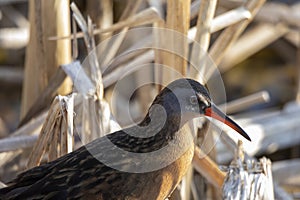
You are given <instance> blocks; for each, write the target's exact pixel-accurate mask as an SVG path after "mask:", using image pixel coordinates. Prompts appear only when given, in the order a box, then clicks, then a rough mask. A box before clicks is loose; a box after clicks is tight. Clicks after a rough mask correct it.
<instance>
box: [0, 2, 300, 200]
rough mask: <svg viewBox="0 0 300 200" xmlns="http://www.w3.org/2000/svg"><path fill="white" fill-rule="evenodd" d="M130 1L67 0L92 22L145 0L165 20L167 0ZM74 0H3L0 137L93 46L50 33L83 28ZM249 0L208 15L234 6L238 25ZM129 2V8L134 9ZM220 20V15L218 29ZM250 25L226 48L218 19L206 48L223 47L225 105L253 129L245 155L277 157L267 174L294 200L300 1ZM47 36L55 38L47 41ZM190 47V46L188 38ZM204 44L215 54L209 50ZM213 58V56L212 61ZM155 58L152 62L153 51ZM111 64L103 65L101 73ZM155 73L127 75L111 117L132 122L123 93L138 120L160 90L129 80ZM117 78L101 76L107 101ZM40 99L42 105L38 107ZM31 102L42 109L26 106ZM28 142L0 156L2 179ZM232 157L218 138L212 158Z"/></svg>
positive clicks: (21, 161) (299, 141)
mask: <svg viewBox="0 0 300 200" xmlns="http://www.w3.org/2000/svg"><path fill="white" fill-rule="evenodd" d="M132 1H133V0H88V1H84V0H75V1H71V2H74V3H76V5H77V6H78V8H79V10H80V12H81V13H82V15H83V16H84V18H87V16H90V18H91V20H92V23H93V25H94V26H93V27H94V29H95V30H104V29H108V28H109V27H112V26H113V25H114V24H117V23H118V22H122V21H124V20H126V19H128V18H130V17H132V16H134V15H135V13H140V12H142V11H144V10H146V9H148V8H150V7H153V8H155V9H156V11H155V12H156V14H157V16H156V17H157V18H159V20H162V21H168V16H169V15H168V6H167V1H166V0H165V1H164V0H140V1H136V2H135V3H132ZM71 2H70V1H67V0H64V1H61V0H50V1H48V0H47V1H45V0H10V1H8V0H0V140H1V139H4V138H7V137H10V136H11V134H12V133H14V132H15V131H16V130H18V128H19V127H20V123H21V124H23V125H24V124H26V123H27V122H28V121H30V120H31V119H34V117H37V116H38V114H40V113H42V112H44V111H47V109H49V106H50V104H51V102H52V100H53V97H54V96H55V95H54V94H53V93H49V94H51V95H48V97H47V98H46V100H45V99H42V98H41V95H42V94H43V92H44V89H45V88H46V87H47V85H48V84H49V83H51V81H53V80H55V79H53V77H54V78H55V77H56V78H57V77H58V76H59V75H58V74H59V73H58V72H57V68H58V67H59V66H60V65H62V64H68V63H71V61H72V60H74V59H78V60H79V61H81V62H82V61H83V60H84V58H86V56H87V54H88V52H89V50H87V48H86V42H85V41H84V39H83V38H79V39H78V40H77V42H78V43H77V44H76V46H75V47H76V50H75V49H74V48H73V49H72V46H73V47H74V45H75V44H74V43H73V42H72V40H71V39H70V38H69V39H59V38H55V37H56V36H57V37H61V36H69V35H70V34H71V32H74V30H76V31H78V32H80V31H81V30H80V28H78V27H77V26H76V27H75V25H76V24H74V22H73V21H72V17H71V16H72V11H71V10H70V3H71ZM200 3H201V1H197V0H192V1H191V2H190V7H189V8H188V9H189V10H190V12H189V14H190V15H189V17H187V16H184V15H183V16H184V17H185V18H184V20H188V23H187V25H186V27H185V28H183V29H186V30H185V34H187V33H188V34H189V37H190V35H193V36H191V37H195V33H193V31H192V29H193V28H194V27H197V21H198V20H197V18H198V10H199V6H200ZM245 3H247V1H246V0H219V1H217V5H216V10H215V14H214V16H215V17H217V16H222V14H226V13H227V12H229V11H231V10H236V14H235V16H234V15H230V16H233V17H232V20H233V22H228V23H229V24H228V25H227V26H228V27H230V26H233V25H235V24H238V23H239V21H243V20H247V19H249V17H247V16H248V14H249V13H247V12H246V11H245V10H243V9H242V8H245V7H244V5H245ZM128 5H130V6H128ZM130 10H131V11H132V12H134V13H130V12H129V11H130ZM133 10H134V11H133ZM239 14H240V16H239ZM147 17H148V18H147ZM235 17H237V19H236V21H234V20H235ZM151 18H152V20H153V19H154V18H153V17H151V16H150V19H149V16H147V15H146V14H145V16H144V15H141V16H140V18H134V21H135V22H134V21H133V22H130V23H131V24H130V23H129V22H128V23H129V24H127V26H126V27H125V28H127V29H130V28H133V27H143V26H146V27H151V26H158V27H160V21H159V20H157V21H159V23H157V21H155V20H154V21H151ZM229 18H231V17H229ZM250 18H251V17H250ZM61 19H63V20H61ZM155 19H156V18H155ZM220 19H221V18H220ZM226 19H228V18H226ZM226 19H225V18H224V20H226ZM139 20H140V21H141V23H139ZM147 20H148V21H147ZM154 22H155V23H154ZM220 22H222V20H221V21H220ZM135 23H136V24H135ZM166 23H168V22H166ZM230 23H231V24H230ZM217 24H218V23H217V21H216V23H215V26H216V27H217ZM221 24H222V23H221ZM247 25H248V26H245V27H244V29H243V30H242V32H241V34H240V35H237V38H235V39H234V40H233V41H231V43H230V45H229V44H226V45H228V48H226V51H225V49H222V48H223V47H222V46H219V47H218V46H216V45H215V46H214V44H217V43H218V42H219V43H220V41H218V38H220V36H221V35H222V34H223V33H224V32H225V31H226V28H227V27H222V28H218V27H217V28H216V30H215V31H211V35H210V40H208V47H209V49H210V50H211V49H214V50H215V51H214V52H217V51H218V49H220V50H221V51H222V52H223V53H224V55H222V56H219V57H217V58H219V59H218V60H217V61H216V64H217V65H218V68H219V70H220V72H221V76H222V80H223V81H224V86H225V91H226V99H227V102H229V104H230V103H232V104H230V105H229V107H228V113H229V114H231V115H234V118H235V119H237V121H238V122H239V123H241V125H242V126H243V127H245V129H246V130H247V131H248V132H251V134H250V135H251V138H252V139H253V140H254V144H251V145H247V144H246V145H245V148H246V150H248V149H247V148H249V154H250V155H251V156H253V157H257V158H259V157H261V156H267V157H268V158H270V159H271V160H272V162H273V178H274V180H275V182H276V184H278V185H280V186H281V187H283V188H284V189H285V191H286V192H287V193H288V194H290V195H291V196H292V197H293V198H295V199H297V198H299V199H300V107H299V105H298V104H299V103H300V50H299V46H300V32H299V30H300V1H297V0H294V1H293V0H268V1H266V2H265V3H264V4H263V5H262V7H261V8H260V9H259V11H258V12H257V14H256V15H255V16H254V18H253V19H251V22H250V21H249V24H247ZM171 28H172V26H171ZM122 30H124V27H122ZM119 31H120V29H119V30H117V29H113V30H111V31H105V33H104V32H103V33H102V34H97V35H95V42H96V44H98V43H100V42H101V41H103V40H105V39H106V38H109V37H111V36H112V35H114V34H115V33H118V32H119ZM183 32H184V31H183ZM236 32H238V31H236ZM232 35H234V32H233V33H232ZM51 37H52V40H51V39H49V38H51ZM53 37H54V39H53ZM145 38H146V36H145ZM73 41H74V40H73ZM143 42H144V41H142V40H140V39H139V41H135V40H134V39H131V40H126V42H124V43H123V44H122V46H121V47H120V49H119V50H118V52H119V53H118V54H117V55H120V54H121V53H122V52H123V51H125V50H128V49H130V48H131V47H134V45H137V46H138V45H141V46H143V44H144V43H143ZM146 42H147V41H146ZM219 43H218V44H219ZM40 45H41V46H42V47H40ZM219 45H220V44H219ZM189 49H190V50H191V49H192V46H191V45H190V46H189ZM208 52H209V53H213V51H209V50H208ZM143 53H145V52H143V51H141V52H137V53H136V54H134V55H131V56H128V57H126V58H124V59H125V60H123V61H120V63H115V64H114V65H113V66H111V69H110V68H109V69H110V70H111V71H113V70H114V69H116V68H117V67H118V66H119V65H121V64H128V63H130V62H131V61H134V59H136V58H138V57H139V56H142V55H144V54H143ZM214 58H215V57H214V56H212V59H213V60H214ZM146 60H147V59H146ZM148 60H149V59H148ZM158 60H159V59H158ZM150 61H151V58H150ZM152 61H153V62H157V57H155V59H154V60H153V59H152ZM141 62H142V61H141ZM25 67H26V69H25ZM110 70H107V71H105V72H104V73H103V77H104V79H105V76H106V75H107V74H109V73H110ZM155 73H156V72H153V71H147V70H145V71H144V72H140V71H139V72H138V73H132V74H131V75H130V77H129V78H127V79H128V80H127V79H126V80H125V81H124V83H126V84H124V85H122V86H120V89H119V91H121V93H120V94H119V96H118V100H119V101H120V103H119V104H116V105H110V108H111V109H112V110H114V111H115V113H118V116H114V117H116V119H117V121H118V123H119V124H120V125H121V126H128V125H129V124H130V121H128V117H124V115H126V110H122V109H123V106H122V105H123V104H122V100H124V101H125V100H126V99H130V100H131V101H130V108H131V111H130V115H131V118H132V119H134V120H135V121H138V120H140V119H141V118H142V116H143V114H144V113H145V112H146V110H147V108H148V106H149V104H150V103H151V101H152V99H153V98H154V96H155V94H156V93H157V86H153V85H146V86H144V87H142V88H139V90H137V91H135V92H134V93H133V94H132V92H130V91H129V89H128V88H133V87H135V85H138V84H139V82H140V81H141V79H149V81H154V79H155V78H157V77H155V76H156V74H155ZM183 74H184V73H183ZM108 82H109V81H108ZM113 83H114V82H112V83H110V84H108V85H107V86H106V85H105V84H104V85H105V86H104V87H105V90H104V98H105V99H106V100H107V101H108V102H110V98H111V96H112V91H113V89H114V84H113ZM56 91H58V93H59V94H62V95H66V94H69V93H71V91H72V83H71V80H70V79H66V80H65V81H64V82H63V83H62V84H61V85H60V86H59V87H58V90H56ZM55 94H57V93H56V92H55ZM38 98H41V99H40V100H38ZM241 98H246V99H241ZM37 101H41V102H44V104H43V105H38V106H37V104H36V103H37ZM245 102H246V103H245ZM219 103H220V104H222V103H225V102H219ZM35 105H36V106H37V107H38V108H36V109H35V110H34V109H33V110H34V111H32V108H33V107H34V106H35ZM231 105H232V107H230V106H231ZM39 106H40V107H39ZM29 111H32V112H31V115H28V112H29ZM113 114H114V113H113ZM120 116H122V117H120ZM26 117H27V118H26ZM24 119H25V121H24ZM255 134H257V135H255ZM30 144H32V141H31V143H30ZM25 146H26V145H25ZM29 146H30V145H28V146H26V148H22V150H13V151H8V152H9V153H10V154H14V152H15V151H19V152H22V153H21V154H19V156H18V157H14V158H10V159H6V160H4V161H5V162H4V161H3V162H2V161H0V163H1V162H2V163H1V165H0V180H1V181H3V182H7V181H9V180H11V178H13V177H14V176H15V174H16V172H18V171H21V170H23V169H24V168H25V165H26V162H27V161H26V157H28V155H29V153H30V151H31V148H32V145H31V147H29ZM8 152H0V155H1V154H2V155H1V156H3V157H1V158H4V157H6V158H7V156H8V154H7V153H8ZM232 157H233V153H232V151H228V150H226V145H224V144H218V145H217V147H216V153H215V155H214V160H215V161H216V162H217V163H218V164H220V165H224V164H228V163H229V162H230V160H231V159H232Z"/></svg>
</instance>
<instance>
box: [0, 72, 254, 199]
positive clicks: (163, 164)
mask: <svg viewBox="0 0 300 200" xmlns="http://www.w3.org/2000/svg"><path fill="white" fill-rule="evenodd" d="M203 116H206V117H209V118H214V119H217V120H219V121H221V122H223V123H224V124H226V125H228V126H229V127H231V128H232V129H234V130H235V131H236V132H238V133H239V134H240V135H242V136H243V137H245V138H246V139H247V140H249V141H251V139H250V137H249V136H248V134H247V133H246V132H245V131H244V130H243V129H242V128H241V127H240V126H239V125H238V124H237V123H235V122H234V121H233V120H232V119H231V118H229V117H228V116H227V115H226V114H224V113H223V112H222V111H220V110H219V109H218V108H217V106H216V105H214V103H213V102H212V100H211V98H210V95H209V92H208V90H207V89H206V88H205V86H203V85H202V84H200V83H199V82H197V81H196V80H193V79H189V78H180V79H177V80H175V81H173V82H171V83H170V84H169V85H167V86H166V87H165V88H164V89H162V90H161V92H160V93H159V94H158V95H157V96H156V97H155V99H154V100H153V102H152V104H151V105H150V107H149V110H148V112H147V114H146V115H145V117H144V118H143V120H141V122H139V123H137V124H136V125H132V126H130V127H128V128H124V129H122V130H120V131H116V132H113V133H110V134H108V135H106V136H103V137H100V138H97V139H95V140H93V141H92V142H90V143H88V144H86V145H84V146H82V147H80V148H78V149H77V150H75V151H73V152H71V153H69V154H66V155H64V156H62V157H60V158H58V159H56V160H54V161H51V162H48V163H45V164H42V165H40V166H37V167H34V168H32V169H29V170H27V171H25V172H23V173H21V174H19V175H18V176H17V177H16V178H15V179H14V180H12V181H11V182H10V183H8V185H7V187H5V188H2V189H0V199H8V200H13V199H14V200H15V199H22V200H23V199H99V200H111V199H112V200H121V199H122V200H123V199H127V200H137V199H143V200H144V199H147V200H163V199H166V198H168V196H169V195H170V194H171V193H172V192H173V191H174V189H175V188H176V186H177V185H178V184H179V183H180V181H181V179H182V178H183V176H184V175H185V173H186V171H187V170H188V168H189V166H190V165H191V162H192V158H193V155H194V143H193V139H191V138H193V136H192V134H190V131H189V130H190V129H189V128H188V127H189V126H187V124H189V123H187V122H189V121H191V120H192V119H194V118H198V117H203Z"/></svg>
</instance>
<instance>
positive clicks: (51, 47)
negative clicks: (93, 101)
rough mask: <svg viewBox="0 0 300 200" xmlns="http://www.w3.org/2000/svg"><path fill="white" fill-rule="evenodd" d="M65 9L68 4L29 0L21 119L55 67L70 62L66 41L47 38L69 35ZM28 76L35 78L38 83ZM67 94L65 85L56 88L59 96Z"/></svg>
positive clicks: (67, 90) (67, 84) (69, 52)
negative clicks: (28, 34) (28, 29)
mask: <svg viewBox="0 0 300 200" xmlns="http://www.w3.org/2000/svg"><path fill="white" fill-rule="evenodd" d="M68 6H69V1H59V0H50V1H48V0H42V1H38V0H30V1H29V12H30V14H29V20H30V24H31V26H30V35H31V36H32V37H30V40H29V44H28V47H27V50H26V63H25V80H24V87H23V94H22V110H21V117H24V116H25V115H26V113H27V111H28V110H29V109H30V107H31V106H32V105H33V103H34V102H35V101H36V98H37V97H38V96H39V95H40V94H41V92H42V91H43V89H44V88H45V87H46V86H47V84H48V82H49V79H50V77H51V76H52V75H53V73H54V72H55V70H56V68H57V67H58V66H59V65H60V64H65V63H69V62H70V61H71V48H70V47H71V46H70V41H69V40H61V41H55V42H53V41H52V42H51V41H48V39H47V37H48V36H51V35H58V36H65V35H69V34H70V23H69V17H70V14H69V9H68ZM66 8H67V9H66ZM53 22H55V23H53ZM32 77H37V78H38V80H37V79H35V78H32ZM62 88H64V89H62ZM69 91H70V84H69V83H65V84H64V86H62V87H61V89H59V92H62V93H64V92H69Z"/></svg>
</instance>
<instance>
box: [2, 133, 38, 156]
mask: <svg viewBox="0 0 300 200" xmlns="http://www.w3.org/2000/svg"><path fill="white" fill-rule="evenodd" d="M37 138H38V136H37V135H30V136H15V137H8V138H3V139H0V153H3V152H8V151H15V150H18V149H23V148H28V147H32V146H33V145H34V144H35V142H36V140H37Z"/></svg>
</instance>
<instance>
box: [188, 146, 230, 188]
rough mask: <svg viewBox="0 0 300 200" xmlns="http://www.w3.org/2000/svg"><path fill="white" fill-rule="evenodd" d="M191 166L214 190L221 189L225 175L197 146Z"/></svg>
mask: <svg viewBox="0 0 300 200" xmlns="http://www.w3.org/2000/svg"><path fill="white" fill-rule="evenodd" d="M193 166H194V168H195V170H196V171H197V172H199V173H200V174H201V175H202V176H203V177H205V178H206V180H207V181H208V182H210V183H211V184H212V185H214V186H215V187H216V188H219V189H221V188H222V185H223V182H224V179H225V176H226V174H225V173H224V172H222V171H221V170H220V169H219V167H218V166H217V165H216V163H215V162H214V161H212V160H211V159H210V158H209V156H208V155H207V154H205V153H204V152H203V151H202V150H201V149H200V148H199V147H197V146H196V147H195V153H194V158H193Z"/></svg>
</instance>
